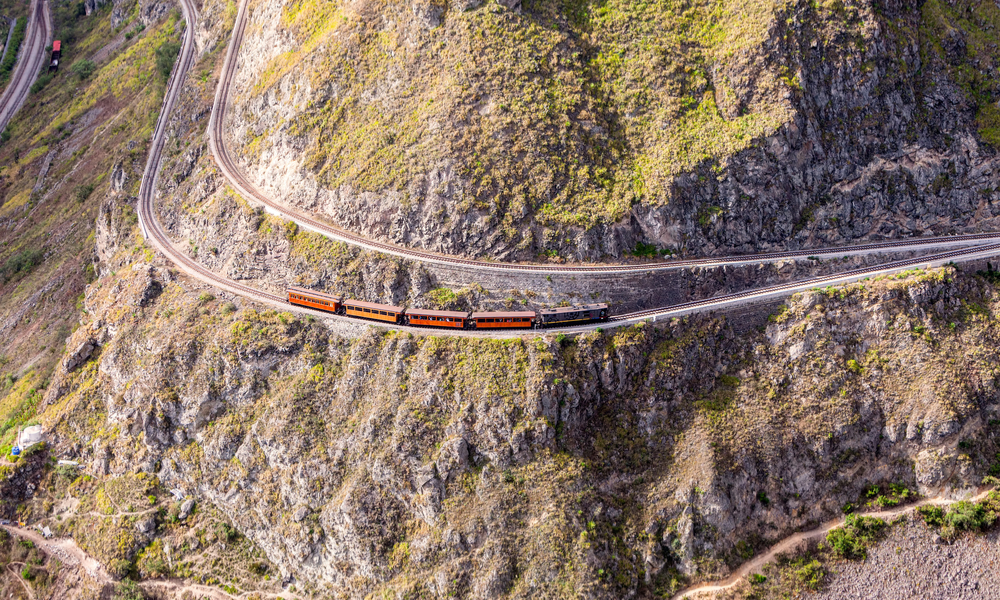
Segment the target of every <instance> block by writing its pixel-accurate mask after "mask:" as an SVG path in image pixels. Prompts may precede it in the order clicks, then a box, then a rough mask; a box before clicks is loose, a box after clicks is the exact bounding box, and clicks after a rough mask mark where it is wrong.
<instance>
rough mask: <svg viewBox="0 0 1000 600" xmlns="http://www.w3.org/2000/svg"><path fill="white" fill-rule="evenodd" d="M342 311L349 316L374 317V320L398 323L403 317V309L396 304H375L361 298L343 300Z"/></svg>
mask: <svg viewBox="0 0 1000 600" xmlns="http://www.w3.org/2000/svg"><path fill="white" fill-rule="evenodd" d="M344 312H345V314H347V315H348V316H350V317H361V318H362V319H375V320H376V321H386V322H389V323H399V322H400V321H402V317H403V309H402V308H400V307H398V306H392V305H389V304H376V303H374V302H364V301H362V300H345V301H344Z"/></svg>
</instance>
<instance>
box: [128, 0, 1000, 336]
mask: <svg viewBox="0 0 1000 600" xmlns="http://www.w3.org/2000/svg"><path fill="white" fill-rule="evenodd" d="M181 10H182V12H183V14H184V19H185V21H186V23H187V28H186V29H185V32H184V40H183V44H182V46H181V51H180V55H179V57H178V60H177V63H176V64H175V66H174V70H173V72H172V74H171V76H170V80H169V82H168V86H167V93H166V96H165V97H164V101H163V108H162V110H161V112H160V116H159V118H158V120H157V124H156V129H155V130H154V134H153V141H152V144H151V145H150V153H149V159H148V161H147V164H146V168H145V171H144V172H143V178H142V183H141V185H140V191H139V210H138V213H139V223H140V227H141V228H142V231H143V234H144V235H145V236H146V238H147V239H148V240H149V241H150V242H151V243H152V244H153V245H154V246H155V247H156V248H157V249H158V250H160V251H161V252H162V253H163V254H164V255H165V256H166V257H167V258H168V259H169V260H171V261H172V262H173V263H174V264H175V265H177V266H178V267H179V268H180V269H181V270H183V271H184V272H185V273H187V274H188V275H190V276H191V277H194V278H195V279H198V280H200V281H202V282H204V283H207V284H209V285H212V286H214V287H217V288H220V289H223V290H226V291H228V292H230V293H233V294H236V295H239V296H242V297H244V298H248V299H251V300H255V301H257V302H261V303H264V304H268V305H271V306H274V307H277V308H280V309H282V310H286V311H292V312H297V313H302V314H310V315H315V316H319V317H323V318H327V319H332V320H339V321H347V322H351V323H355V324H370V325H372V326H376V327H383V328H388V329H401V330H409V331H413V332H426V333H431V334H433V335H436V336H444V335H448V336H463V337H468V336H475V337H520V336H523V335H526V334H536V335H537V334H539V333H542V332H538V331H530V330H521V331H507V332H495V333H494V332H489V333H486V332H482V331H459V330H453V331H449V330H444V329H442V330H438V329H426V328H421V327H413V326H407V325H390V324H386V323H374V322H368V321H362V320H358V319H353V318H350V317H344V316H339V315H332V314H330V313H325V312H321V311H316V310H311V309H307V308H302V307H296V306H292V305H290V304H288V303H287V302H286V301H285V298H284V297H283V296H279V295H277V294H273V293H270V292H267V291H264V290H260V289H257V288H253V287H250V286H247V285H244V284H242V283H239V282H236V281H233V280H230V279H228V278H226V277H223V276H221V275H218V274H216V273H214V272H212V271H210V270H209V269H207V268H205V267H203V266H202V265H200V264H199V263H197V262H196V261H194V260H193V259H191V258H189V257H188V256H187V255H186V254H185V253H184V252H183V251H182V250H180V249H178V248H177V247H175V246H174V244H173V243H172V242H171V241H170V238H169V236H168V235H167V233H166V232H165V231H164V230H163V228H162V226H161V224H160V223H159V221H158V220H157V219H156V211H155V205H154V196H155V194H154V191H155V186H156V179H157V175H158V173H159V163H160V158H161V155H162V151H163V146H164V142H165V138H166V123H167V121H168V120H169V115H170V112H171V111H172V109H173V106H174V103H175V101H176V97H177V95H178V93H179V92H180V89H181V86H182V85H183V82H184V79H185V77H186V75H187V72H188V70H189V69H190V67H191V64H192V63H193V62H194V22H195V18H196V15H197V12H196V11H197V9H196V8H195V6H194V4H193V0H181ZM245 10H246V3H245V2H241V3H240V8H239V11H240V12H239V13H238V16H237V27H236V29H234V34H233V35H234V40H235V41H236V42H238V41H239V39H240V37H241V36H242V33H243V27H244V26H245V22H246V21H245ZM238 47H239V45H238V43H236V44H230V47H229V49H228V53H227V56H226V63H227V64H230V62H231V61H233V60H235V54H236V51H237V49H238ZM233 72H234V71H233V70H224V71H223V78H224V79H225V78H229V79H231V78H232V76H233ZM219 89H220V90H223V91H225V90H227V89H228V86H227V85H221V84H220V88H219ZM227 94H228V92H227V91H226V92H225V93H220V94H217V96H216V100H215V103H216V106H215V108H216V110H213V114H212V121H211V122H210V124H209V131H210V136H211V137H212V138H213V142H212V143H213V151H216V149H217V148H216V147H215V143H216V142H217V141H218V140H220V139H221V135H220V134H221V123H222V117H221V115H222V113H221V112H220V111H219V110H218V109H219V108H220V106H222V104H223V103H224V102H225V100H226V95H227ZM217 156H223V157H225V156H226V155H225V154H221V155H219V154H217ZM265 199H266V197H265ZM935 239H936V240H938V242H937V243H942V244H976V243H980V244H982V242H984V241H990V240H998V243H993V244H985V245H979V246H973V247H967V248H961V249H957V250H950V251H947V252H942V253H938V254H933V255H926V256H922V257H918V258H911V259H906V260H900V261H895V262H891V263H888V264H883V265H877V266H870V267H864V268H861V269H855V270H851V271H847V272H843V273H838V274H833V275H825V276H821V277H815V278H811V279H807V280H804V281H795V282H789V283H784V284H778V285H773V286H768V287H764V288H758V289H755V290H747V291H744V292H737V293H734V294H726V295H721V296H716V297H713V298H707V299H703V300H695V301H692V302H685V303H681V304H676V305H673V306H667V307H660V308H653V309H648V310H641V311H635V312H632V313H627V314H623V315H616V316H613V317H612V318H611V319H610V321H609V322H606V323H593V324H589V325H581V326H575V327H565V328H557V329H556V330H557V331H563V332H570V333H577V332H584V331H590V330H594V329H598V328H609V327H620V326H626V325H630V324H633V323H638V322H641V321H645V320H650V319H652V320H656V319H658V318H661V317H662V318H669V317H673V316H681V315H684V314H689V313H693V312H700V311H709V310H717V309H722V308H726V307H728V306H732V305H736V304H742V303H746V302H753V301H758V300H766V299H769V298H778V297H782V296H785V295H788V294H791V293H795V292H798V291H804V290H808V289H812V288H816V287H819V286H823V285H835V284H841V283H846V282H850V281H857V280H859V279H862V278H865V277H871V276H876V275H883V274H891V273H896V272H899V271H903V270H906V269H911V268H913V267H917V266H921V265H940V264H944V263H946V262H949V261H953V260H958V259H964V258H971V257H978V256H993V255H996V254H1000V234H988V233H984V234H974V235H968V236H954V237H946V238H935ZM911 246H913V242H912V241H909V240H906V241H896V242H886V243H883V244H865V245H861V246H855V247H852V248H854V249H856V250H857V249H864V248H872V249H879V250H883V249H886V248H898V247H911ZM375 249H377V248H375ZM846 250H847V249H846V248H837V249H832V252H833V253H835V254H838V255H839V254H843V253H844V252H845V251H846ZM819 253H820V251H818V250H811V251H809V253H808V255H810V256H811V255H817V256H818V255H819ZM418 254H419V253H418ZM804 254H805V253H797V252H784V253H770V254H764V255H754V256H767V257H776V256H777V257H780V258H789V257H795V256H802V255H804ZM732 260H734V261H736V260H743V261H751V260H752V259H751V257H749V256H747V257H739V259H737V258H734V259H732ZM455 261H457V262H473V263H474V262H475V261H464V259H455ZM754 262H759V261H754ZM484 264H486V265H488V266H489V267H491V268H505V267H506V266H510V267H514V268H517V267H525V268H532V267H533V266H530V265H495V264H490V263H484ZM692 264H718V260H717V259H705V260H703V261H675V262H673V263H670V267H678V266H685V265H686V266H689V265H692ZM535 267H537V265H536V266H535ZM645 268H647V269H648V268H649V266H646V267H645ZM565 269H573V267H566V268H565ZM615 269H616V267H604V268H602V269H601V270H600V271H599V272H607V271H612V272H613V271H614V270H615ZM618 269H620V270H635V269H634V268H625V269H622V268H620V267H619V268H618Z"/></svg>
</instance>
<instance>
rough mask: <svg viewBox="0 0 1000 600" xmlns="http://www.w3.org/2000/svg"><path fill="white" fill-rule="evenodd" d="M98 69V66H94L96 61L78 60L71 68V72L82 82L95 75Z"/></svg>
mask: <svg viewBox="0 0 1000 600" xmlns="http://www.w3.org/2000/svg"><path fill="white" fill-rule="evenodd" d="M96 69H97V66H96V65H95V64H94V61H91V60H87V59H83V60H78V61H76V62H75V63H73V66H72V67H70V68H69V70H70V71H73V73H74V74H75V75H76V76H77V77H79V78H80V79H81V80H83V79H88V78H89V77H90V76H91V75H93V74H94V71H95V70H96Z"/></svg>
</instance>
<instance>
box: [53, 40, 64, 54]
mask: <svg viewBox="0 0 1000 600" xmlns="http://www.w3.org/2000/svg"><path fill="white" fill-rule="evenodd" d="M60 46H62V43H61V42H60V41H59V40H56V41H54V42H52V51H53V52H59V48H60Z"/></svg>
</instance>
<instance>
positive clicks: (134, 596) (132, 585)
mask: <svg viewBox="0 0 1000 600" xmlns="http://www.w3.org/2000/svg"><path fill="white" fill-rule="evenodd" d="M114 598H115V600H145V596H143V594H142V588H140V587H139V584H138V583H136V582H134V581H132V580H131V579H122V580H121V581H119V582H118V583H116V584H115V595H114Z"/></svg>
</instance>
